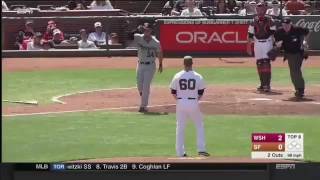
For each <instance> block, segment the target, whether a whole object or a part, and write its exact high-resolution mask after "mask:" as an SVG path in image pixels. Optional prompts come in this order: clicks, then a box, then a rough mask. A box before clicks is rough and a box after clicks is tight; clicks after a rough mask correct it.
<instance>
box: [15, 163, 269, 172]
mask: <svg viewBox="0 0 320 180" xmlns="http://www.w3.org/2000/svg"><path fill="white" fill-rule="evenodd" d="M14 167H15V170H17V171H55V172H58V171H128V170H129V171H170V170H267V165H266V164H262V163H52V164H47V163H36V164H32V163H30V164H29V163H28V164H27V163H19V164H15V166H14Z"/></svg>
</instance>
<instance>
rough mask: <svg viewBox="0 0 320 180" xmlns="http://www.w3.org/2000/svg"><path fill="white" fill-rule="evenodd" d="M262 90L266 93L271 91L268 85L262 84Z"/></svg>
mask: <svg viewBox="0 0 320 180" xmlns="http://www.w3.org/2000/svg"><path fill="white" fill-rule="evenodd" d="M263 92H266V93H268V92H271V88H270V86H263Z"/></svg>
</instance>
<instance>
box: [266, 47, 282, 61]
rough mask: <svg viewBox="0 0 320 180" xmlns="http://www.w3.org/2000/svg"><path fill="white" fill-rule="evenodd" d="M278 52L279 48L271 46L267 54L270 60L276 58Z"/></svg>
mask: <svg viewBox="0 0 320 180" xmlns="http://www.w3.org/2000/svg"><path fill="white" fill-rule="evenodd" d="M279 53H280V49H279V48H277V47H273V48H272V49H271V50H270V51H268V53H267V55H268V57H269V59H270V60H271V61H274V60H276V58H277V57H278V55H279Z"/></svg>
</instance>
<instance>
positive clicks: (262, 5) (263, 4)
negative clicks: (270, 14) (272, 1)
mask: <svg viewBox="0 0 320 180" xmlns="http://www.w3.org/2000/svg"><path fill="white" fill-rule="evenodd" d="M264 6H267V5H266V3H264V2H259V3H258V4H257V7H264Z"/></svg>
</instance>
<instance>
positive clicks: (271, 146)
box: [251, 133, 304, 160]
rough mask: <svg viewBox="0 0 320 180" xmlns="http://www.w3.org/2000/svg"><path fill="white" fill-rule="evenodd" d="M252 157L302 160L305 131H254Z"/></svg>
mask: <svg viewBox="0 0 320 180" xmlns="http://www.w3.org/2000/svg"><path fill="white" fill-rule="evenodd" d="M251 158H252V159H292V160H302V159H303V158H304V149H303V133H252V135H251Z"/></svg>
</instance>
